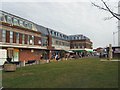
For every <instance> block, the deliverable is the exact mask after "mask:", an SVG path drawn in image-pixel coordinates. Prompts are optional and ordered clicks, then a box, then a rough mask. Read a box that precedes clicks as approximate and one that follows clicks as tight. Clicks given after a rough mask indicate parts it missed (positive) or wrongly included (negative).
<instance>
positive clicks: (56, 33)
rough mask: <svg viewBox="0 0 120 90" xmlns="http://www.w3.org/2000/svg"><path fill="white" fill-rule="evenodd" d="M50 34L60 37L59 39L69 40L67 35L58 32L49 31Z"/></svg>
mask: <svg viewBox="0 0 120 90" xmlns="http://www.w3.org/2000/svg"><path fill="white" fill-rule="evenodd" d="M50 35H52V36H55V37H58V38H61V39H65V40H69V37H68V36H67V35H64V34H61V33H59V32H55V31H50Z"/></svg>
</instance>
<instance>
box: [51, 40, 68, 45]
mask: <svg viewBox="0 0 120 90" xmlns="http://www.w3.org/2000/svg"><path fill="white" fill-rule="evenodd" d="M52 44H53V45H61V46H70V43H69V42H62V41H58V40H54V39H53V40H52Z"/></svg>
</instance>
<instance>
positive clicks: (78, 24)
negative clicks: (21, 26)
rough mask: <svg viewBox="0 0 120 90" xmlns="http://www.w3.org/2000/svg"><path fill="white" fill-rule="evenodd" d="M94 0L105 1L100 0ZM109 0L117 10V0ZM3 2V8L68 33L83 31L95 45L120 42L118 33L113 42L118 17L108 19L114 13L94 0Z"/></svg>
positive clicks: (13, 0) (8, 0)
mask: <svg viewBox="0 0 120 90" xmlns="http://www.w3.org/2000/svg"><path fill="white" fill-rule="evenodd" d="M91 1H93V0H91ZM94 1H95V3H97V4H100V5H102V4H101V3H100V2H99V0H97V1H96V0H94ZM94 1H93V2H94ZM107 1H108V4H109V6H110V7H111V8H112V9H113V10H115V11H116V12H117V8H116V7H117V3H116V2H115V0H107ZM116 1H118V0H116ZM0 5H1V7H0V9H1V10H4V11H6V12H9V13H12V14H14V15H17V16H20V17H22V18H25V19H28V20H30V21H32V22H35V23H37V24H39V25H42V26H45V27H49V28H51V29H54V30H56V31H59V32H62V33H64V34H67V35H71V34H83V35H85V36H87V37H89V38H90V39H91V41H92V42H93V47H94V48H97V47H106V46H108V44H110V43H111V44H113V45H114V46H116V45H117V44H118V39H117V37H118V35H117V34H115V44H114V43H113V32H116V31H117V30H118V28H117V26H118V23H117V19H115V18H113V19H111V20H107V21H104V18H105V17H108V16H111V14H109V13H108V12H106V11H102V10H99V9H98V8H96V7H93V6H92V5H91V2H90V0H2V2H1V3H0Z"/></svg>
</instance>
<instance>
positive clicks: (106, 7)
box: [91, 0, 120, 20]
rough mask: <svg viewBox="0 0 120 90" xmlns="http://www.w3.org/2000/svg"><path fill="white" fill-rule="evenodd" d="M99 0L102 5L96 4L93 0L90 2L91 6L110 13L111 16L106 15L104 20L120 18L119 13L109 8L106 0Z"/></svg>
mask: <svg viewBox="0 0 120 90" xmlns="http://www.w3.org/2000/svg"><path fill="white" fill-rule="evenodd" d="M101 2H102V4H103V5H104V6H100V5H98V4H95V3H94V2H91V4H92V5H93V6H95V7H97V8H99V9H101V10H104V11H107V12H109V13H110V14H111V15H112V17H106V18H105V20H109V19H111V18H116V19H117V20H120V14H119V13H116V12H114V11H112V9H110V7H109V6H108V4H107V2H105V1H104V0H101ZM118 3H119V2H118Z"/></svg>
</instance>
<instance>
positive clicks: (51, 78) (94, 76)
mask: <svg viewBox="0 0 120 90" xmlns="http://www.w3.org/2000/svg"><path fill="white" fill-rule="evenodd" d="M3 87H6V88H118V62H101V61H100V60H99V59H98V58H84V59H80V60H67V61H60V62H52V63H49V64H39V65H32V66H26V67H21V68H17V70H16V71H15V72H4V71H3Z"/></svg>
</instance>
